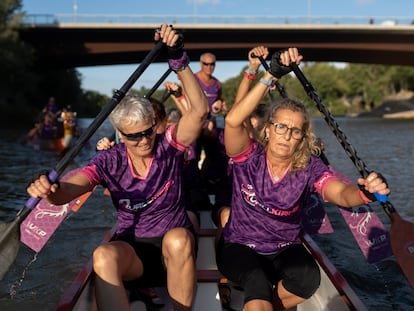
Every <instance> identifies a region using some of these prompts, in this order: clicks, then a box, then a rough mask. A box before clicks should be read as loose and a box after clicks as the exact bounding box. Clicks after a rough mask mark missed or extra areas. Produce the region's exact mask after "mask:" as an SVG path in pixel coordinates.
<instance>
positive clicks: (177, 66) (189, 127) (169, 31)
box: [159, 24, 209, 145]
mask: <svg viewBox="0 0 414 311" xmlns="http://www.w3.org/2000/svg"><path fill="white" fill-rule="evenodd" d="M159 36H160V37H161V39H162V40H163V42H164V43H165V44H166V45H167V48H168V53H169V60H168V63H169V65H170V68H171V69H173V70H174V71H175V72H176V73H177V75H178V79H179V80H180V81H181V84H182V87H183V89H184V90H185V96H186V101H187V103H188V111H187V113H186V114H184V115H183V116H182V118H181V119H180V121H179V122H178V126H177V132H176V135H177V139H178V140H179V141H180V142H182V143H184V144H187V145H190V144H191V143H193V142H194V141H195V140H196V138H197V137H198V135H199V134H200V131H201V129H202V126H203V122H204V121H205V119H206V117H207V114H208V111H209V105H208V101H207V98H206V96H205V95H204V93H203V91H202V89H201V87H200V84H199V83H198V81H197V79H196V78H195V76H194V74H193V72H192V70H191V69H190V67H189V66H188V64H189V58H188V56H187V52H186V51H184V49H183V47H184V45H183V38H182V36H181V35H180V34H178V33H177V32H176V31H175V30H174V29H173V28H172V27H171V26H167V25H166V24H163V25H162V26H161V29H160V32H159Z"/></svg>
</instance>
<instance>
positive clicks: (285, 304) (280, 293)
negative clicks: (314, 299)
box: [274, 281, 305, 310]
mask: <svg viewBox="0 0 414 311" xmlns="http://www.w3.org/2000/svg"><path fill="white" fill-rule="evenodd" d="M303 301H305V299H304V298H302V297H299V296H296V295H295V294H292V293H291V292H289V291H287V290H286V289H285V288H284V287H283V285H282V281H279V283H277V295H275V301H274V305H275V310H284V309H289V308H292V307H294V306H297V305H298V304H300V303H301V302H303Z"/></svg>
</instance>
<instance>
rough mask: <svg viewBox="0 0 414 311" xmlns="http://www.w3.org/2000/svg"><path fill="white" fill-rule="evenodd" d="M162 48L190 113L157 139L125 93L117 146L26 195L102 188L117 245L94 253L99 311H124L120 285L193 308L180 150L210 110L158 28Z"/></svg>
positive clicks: (141, 104) (146, 105) (68, 194)
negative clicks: (158, 290) (163, 292)
mask: <svg viewBox="0 0 414 311" xmlns="http://www.w3.org/2000/svg"><path fill="white" fill-rule="evenodd" d="M155 40H162V41H163V42H164V43H165V45H166V46H167V51H168V55H169V60H168V62H169V65H170V68H172V69H173V70H174V71H175V72H176V73H177V75H178V77H179V79H180V81H181V83H182V84H183V85H185V87H186V90H187V92H186V95H185V96H186V98H187V102H188V103H189V105H191V109H190V110H189V112H188V113H187V114H186V115H184V116H182V117H181V119H180V120H179V121H178V124H177V125H175V126H170V127H169V128H168V129H167V130H166V131H165V132H164V133H162V134H157V133H156V131H157V123H156V121H155V115H154V109H153V107H152V105H151V103H150V101H149V100H148V99H146V98H142V97H137V96H133V95H126V96H125V97H124V98H123V99H122V100H121V102H120V103H119V104H118V105H117V106H116V107H115V109H114V110H113V111H112V113H111V114H110V116H109V118H110V121H111V123H112V125H113V126H114V128H116V129H117V131H118V132H119V133H120V134H121V139H122V142H123V143H121V144H116V145H114V146H113V147H112V148H110V149H109V150H106V151H103V152H99V153H97V154H96V155H95V156H94V157H93V158H92V159H91V160H90V162H89V163H88V164H87V165H86V166H85V167H83V168H82V169H81V170H80V172H78V173H76V174H75V175H73V176H72V177H70V178H69V179H68V180H65V181H61V182H60V185H58V184H53V185H51V184H50V182H49V180H48V178H47V176H46V175H42V176H40V177H39V178H37V179H35V180H34V181H33V182H32V183H31V184H30V185H29V186H28V188H27V191H28V193H29V194H30V195H31V196H32V197H38V198H43V199H47V200H48V201H49V202H50V203H53V204H59V205H61V204H64V203H66V202H69V201H71V200H72V199H74V198H76V197H78V196H80V195H82V194H83V193H85V192H88V191H90V190H92V189H93V188H94V187H95V186H96V185H98V184H103V185H105V186H106V187H107V188H108V190H109V192H110V194H111V198H112V202H113V203H114V206H115V207H116V209H117V214H118V225H117V230H116V237H117V238H116V240H114V241H111V242H109V243H106V244H103V245H100V246H98V248H97V249H96V250H95V251H94V253H93V269H94V271H95V274H96V277H95V289H96V291H95V292H96V295H95V296H96V301H97V305H98V309H99V310H100V311H102V310H103V311H106V310H108V311H109V310H110V311H113V310H117V311H122V310H130V306H129V301H128V297H127V294H126V291H125V284H126V283H125V282H135V281H137V282H139V283H141V285H142V286H145V287H152V286H167V289H168V292H169V295H170V298H171V301H172V305H173V308H174V310H175V311H190V310H191V309H192V305H193V300H194V296H195V295H194V293H195V286H196V266H195V257H196V247H197V246H196V238H195V233H194V229H193V227H192V224H191V221H190V219H189V218H188V216H187V213H186V210H185V203H184V196H183V190H182V177H181V176H182V170H183V165H184V163H183V162H184V156H183V155H184V152H185V151H186V149H187V148H188V146H190V145H191V144H192V143H193V142H194V141H195V140H196V138H197V137H198V136H199V134H200V131H201V129H202V126H203V123H204V121H205V120H206V117H207V115H208V112H209V106H208V102H207V99H206V97H205V95H204V93H203V91H202V90H201V88H200V85H199V83H198V81H197V80H196V78H195V76H194V74H193V72H192V71H191V69H190V67H189V66H188V65H189V58H188V56H187V53H186V51H184V50H183V42H182V41H183V39H182V36H181V35H180V34H179V33H177V32H176V30H175V29H174V28H173V27H172V26H168V25H166V24H163V25H162V26H161V28H160V29H159V31H158V32H156V34H155Z"/></svg>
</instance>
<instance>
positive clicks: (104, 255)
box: [93, 245, 113, 274]
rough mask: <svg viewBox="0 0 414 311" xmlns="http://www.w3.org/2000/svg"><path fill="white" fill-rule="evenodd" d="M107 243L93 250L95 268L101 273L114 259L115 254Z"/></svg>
mask: <svg viewBox="0 0 414 311" xmlns="http://www.w3.org/2000/svg"><path fill="white" fill-rule="evenodd" d="M111 253H112V252H111V251H110V249H109V248H108V247H107V246H106V245H101V246H98V247H97V248H96V249H95V250H94V252H93V269H94V271H95V272H96V273H98V274H100V272H101V271H105V269H106V268H107V267H108V265H109V263H110V262H111V261H113V254H111Z"/></svg>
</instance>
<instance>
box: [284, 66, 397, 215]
mask: <svg viewBox="0 0 414 311" xmlns="http://www.w3.org/2000/svg"><path fill="white" fill-rule="evenodd" d="M290 66H291V68H292V69H293V72H294V73H295V75H296V77H297V78H298V79H299V81H300V83H301V84H302V86H303V88H304V89H305V91H306V93H307V94H308V96H309V97H310V98H311V99H312V100H313V101H314V102H315V104H316V107H317V108H318V110H319V111H320V112H321V113H322V114H323V116H324V119H325V121H326V123H327V124H328V126H329V127H330V128H331V130H332V132H333V133H334V135H335V136H336V138H337V140H338V142H339V143H340V144H341V145H342V147H343V148H344V150H345V153H346V154H347V155H348V157H349V158H350V159H351V161H352V162H353V163H354V165H355V167H356V169H357V170H358V172H359V173H360V174H361V176H362V177H363V178H366V177H367V176H368V175H369V170H368V168H367V166H366V165H365V163H364V161H363V160H362V159H361V158H360V157H359V156H358V154H357V152H356V150H355V148H354V147H353V146H352V145H351V143H350V142H349V141H348V138H347V137H346V136H345V134H344V132H342V130H341V129H340V127H339V125H338V123H337V122H336V121H335V119H334V117H333V116H332V114H331V113H330V111H329V110H328V108H326V106H325V105H324V104H323V103H322V100H321V99H320V97H319V95H318V94H317V93H316V91H315V89H314V88H313V86H312V84H311V83H310V82H309V81H308V79H306V77H305V75H304V74H303V72H302V70H301V69H300V68H299V66H298V65H297V64H295V63H292V64H291V65H290ZM375 196H376V197H377V199H378V201H380V203H381V205H382V207H383V208H384V211H385V212H386V213H387V215H388V216H390V215H391V214H392V213H395V212H396V211H395V208H394V206H393V205H392V204H391V202H389V201H388V198H387V196H383V195H380V194H377V193H376V194H375Z"/></svg>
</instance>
